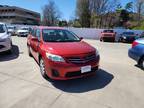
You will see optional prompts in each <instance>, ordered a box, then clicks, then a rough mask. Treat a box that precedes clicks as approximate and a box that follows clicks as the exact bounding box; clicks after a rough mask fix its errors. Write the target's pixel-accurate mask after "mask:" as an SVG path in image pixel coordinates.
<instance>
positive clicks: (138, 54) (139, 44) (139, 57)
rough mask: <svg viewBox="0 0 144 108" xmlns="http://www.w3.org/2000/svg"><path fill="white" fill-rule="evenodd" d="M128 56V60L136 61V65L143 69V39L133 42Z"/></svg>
mask: <svg viewBox="0 0 144 108" xmlns="http://www.w3.org/2000/svg"><path fill="white" fill-rule="evenodd" d="M128 55H129V57H130V58H132V59H134V60H135V61H137V64H138V65H139V66H140V67H141V68H142V69H144V39H143V38H141V39H138V40H135V41H134V42H133V44H132V48H131V49H129V52H128Z"/></svg>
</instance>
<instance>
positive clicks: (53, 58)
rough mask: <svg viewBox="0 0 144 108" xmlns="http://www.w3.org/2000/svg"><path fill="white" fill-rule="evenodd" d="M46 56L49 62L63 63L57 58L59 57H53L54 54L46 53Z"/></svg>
mask: <svg viewBox="0 0 144 108" xmlns="http://www.w3.org/2000/svg"><path fill="white" fill-rule="evenodd" d="M46 56H47V58H48V59H50V60H51V61H55V62H65V60H64V59H63V58H62V57H61V56H59V55H54V54H50V53H46Z"/></svg>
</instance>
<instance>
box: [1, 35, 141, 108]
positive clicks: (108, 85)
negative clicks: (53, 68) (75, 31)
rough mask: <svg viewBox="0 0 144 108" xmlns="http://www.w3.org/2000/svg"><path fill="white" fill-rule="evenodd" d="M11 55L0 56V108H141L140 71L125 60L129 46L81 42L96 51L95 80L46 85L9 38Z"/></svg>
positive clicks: (22, 44) (22, 42)
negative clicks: (98, 68)
mask: <svg viewBox="0 0 144 108" xmlns="http://www.w3.org/2000/svg"><path fill="white" fill-rule="evenodd" d="M12 40H13V54H12V55H5V54H1V55H0V108H36V107H39V108H144V86H143V85H144V71H143V70H141V69H140V68H138V67H137V66H136V62H135V61H133V60H131V59H130V58H129V57H128V54H127V53H128V49H129V48H130V47H131V45H130V44H124V43H108V42H106V43H103V42H99V41H97V40H85V41H86V42H88V43H89V44H91V45H92V46H94V47H96V48H97V49H98V50H99V53H100V56H101V61H100V70H99V71H98V72H97V74H96V76H92V77H87V78H82V79H75V80H69V81H54V82H50V81H48V80H45V79H44V78H42V76H41V74H40V70H39V66H38V64H37V63H36V62H35V60H34V59H33V58H30V57H29V56H28V53H27V47H26V38H24V37H16V36H13V37H12Z"/></svg>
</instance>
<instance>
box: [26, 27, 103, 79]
mask: <svg viewBox="0 0 144 108" xmlns="http://www.w3.org/2000/svg"><path fill="white" fill-rule="evenodd" d="M27 46H28V53H29V55H30V56H33V57H34V59H35V60H36V61H37V62H38V64H39V65H40V71H41V74H42V76H43V77H49V78H51V79H54V80H67V79H74V78H81V77H84V76H89V75H94V74H95V73H96V71H97V70H98V67H99V60H100V56H99V53H98V51H97V50H96V49H95V48H94V47H92V46H90V45H89V44H87V43H86V42H84V41H82V39H81V38H79V37H78V36H76V35H75V34H74V33H72V32H70V31H68V30H65V29H63V28H54V27H35V28H33V30H32V33H31V34H30V35H29V36H28V39H27Z"/></svg>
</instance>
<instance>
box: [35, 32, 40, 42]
mask: <svg viewBox="0 0 144 108" xmlns="http://www.w3.org/2000/svg"><path fill="white" fill-rule="evenodd" d="M36 37H37V38H38V40H39V41H40V30H39V29H37V30H36Z"/></svg>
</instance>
